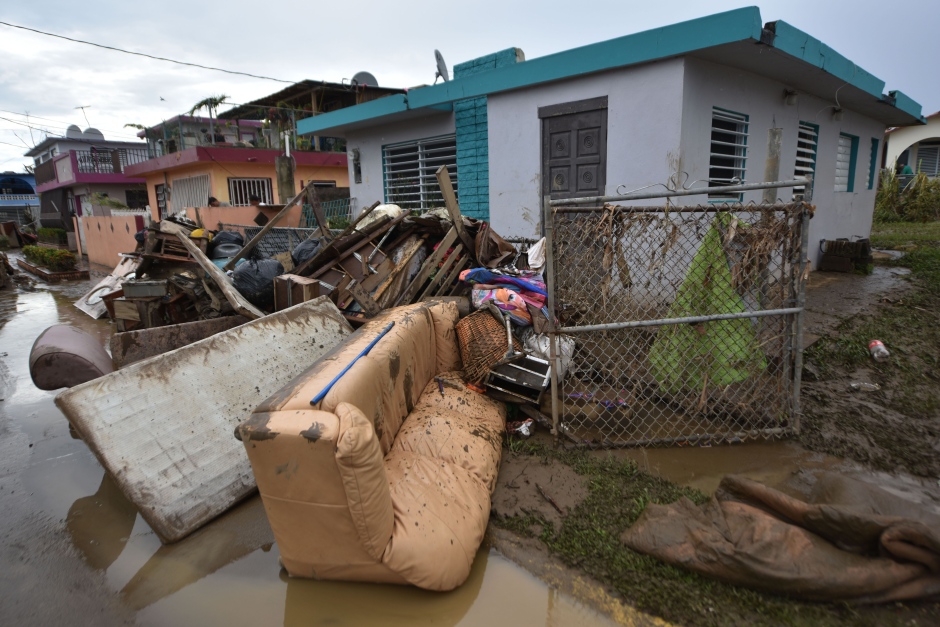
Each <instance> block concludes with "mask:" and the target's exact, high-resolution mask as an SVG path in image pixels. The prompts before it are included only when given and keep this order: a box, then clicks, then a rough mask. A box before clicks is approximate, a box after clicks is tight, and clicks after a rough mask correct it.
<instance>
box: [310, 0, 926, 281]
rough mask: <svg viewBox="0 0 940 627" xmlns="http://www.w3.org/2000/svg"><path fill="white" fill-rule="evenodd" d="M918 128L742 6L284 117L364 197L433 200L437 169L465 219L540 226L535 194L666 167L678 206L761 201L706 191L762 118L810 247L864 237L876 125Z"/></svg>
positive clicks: (884, 97)
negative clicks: (804, 183) (343, 165)
mask: <svg viewBox="0 0 940 627" xmlns="http://www.w3.org/2000/svg"><path fill="white" fill-rule="evenodd" d="M923 123H924V120H923V118H922V117H921V107H920V105H919V104H917V103H916V102H914V101H913V100H911V99H910V98H908V97H907V96H905V95H904V94H903V93H901V92H899V91H891V92H888V93H887V94H885V93H884V82H883V81H881V80H879V79H878V78H876V77H874V76H872V75H871V74H869V73H868V72H866V71H865V70H863V69H862V68H860V67H858V66H857V65H855V64H854V63H852V62H851V61H849V60H848V59H846V58H845V57H843V56H841V55H840V54H839V53H837V52H836V51H834V50H832V49H831V48H829V47H828V46H826V45H825V44H823V43H822V42H820V41H818V40H816V39H814V38H813V37H811V36H809V35H807V34H806V33H804V32H802V31H800V30H798V29H796V28H794V27H793V26H791V25H789V24H787V23H786V22H783V21H777V22H769V23H767V24H764V23H763V21H762V20H761V16H760V11H759V9H758V8H757V7H748V8H743V9H737V10H734V11H729V12H726V13H719V14H715V15H711V16H708V17H704V18H700V19H696V20H692V21H689V22H683V23H680V24H674V25H671V26H666V27H664V28H659V29H655V30H651V31H646V32H642V33H637V34H634V35H628V36H625V37H621V38H618V39H613V40H610V41H605V42H600V43H596V44H591V45H588V46H584V47H581V48H575V49H572V50H567V51H564V52H559V53H557V54H552V55H548V56H545V57H540V58H537V59H532V60H525V58H524V56H523V54H522V52H521V51H519V50H517V49H515V48H511V49H509V50H505V51H502V52H497V53H495V54H492V55H489V56H486V57H482V58H480V59H475V60H473V61H469V62H466V63H462V64H459V65H457V66H455V68H454V78H453V80H451V81H449V82H445V83H443V84H437V85H432V86H426V87H421V88H416V89H411V90H409V91H408V92H407V93H406V94H400V95H394V96H389V97H386V98H382V99H379V100H375V101H372V102H369V103H365V104H362V105H358V106H355V107H350V108H347V109H343V110H341V111H336V112H330V113H325V114H322V115H318V116H315V117H311V118H307V119H305V120H301V121H300V122H298V124H297V130H298V133H300V134H305V135H324V134H325V135H331V136H344V137H346V139H347V146H348V155H349V164H350V166H349V168H350V170H349V178H350V187H351V195H352V196H355V197H357V198H359V199H360V201H361V203H360V204H361V205H362V206H365V205H368V204H370V203H371V202H372V201H373V200H383V201H385V202H394V203H398V204H400V205H403V206H407V207H411V208H427V207H428V206H429V205H431V204H434V205H436V204H440V203H439V200H438V199H437V198H435V196H436V192H437V183H436V181H435V179H434V171H435V170H436V169H437V168H438V167H439V166H440V165H441V164H447V165H448V166H449V170H450V172H451V178H452V180H453V181H454V187H455V188H456V189H457V193H458V197H459V200H460V205H461V209H462V210H463V212H464V213H465V214H468V215H471V216H474V217H477V218H481V219H486V220H489V221H490V222H491V223H492V225H493V228H494V229H495V230H496V231H497V232H499V233H500V234H502V235H503V236H517V237H538V236H539V235H540V233H541V229H542V225H541V219H540V215H541V209H540V207H541V198H542V195H543V194H551V196H552V197H553V198H555V197H564V196H568V197H574V196H593V195H613V194H615V193H617V190H618V188H619V189H620V190H621V191H624V190H626V191H629V190H634V189H637V188H641V187H644V186H648V185H654V184H664V183H666V182H667V181H669V180H670V177H673V176H674V175H676V173H681V174H679V176H678V178H679V179H680V182H684V183H685V184H687V185H688V184H691V185H693V186H700V187H702V194H701V196H692V197H688V198H687V199H685V202H686V203H687V204H697V203H704V202H715V201H725V200H729V199H731V200H736V199H738V198H740V199H742V200H744V201H745V202H748V201H755V202H760V200H761V192H759V191H756V192H749V193H745V194H743V195H739V196H735V197H734V198H728V197H727V196H724V197H719V196H714V195H708V193H707V188H708V186H709V185H712V186H715V185H720V184H726V183H727V182H728V181H730V180H732V179H741V180H744V181H746V182H759V181H761V180H763V178H764V168H765V160H766V158H767V153H768V137H769V135H770V133H769V131H770V130H771V129H782V131H781V132H782V143H781V157H780V177H781V178H791V177H792V176H793V175H794V174H805V173H808V172H812V173H813V174H814V177H815V185H814V202H815V204H816V205H817V214H816V217H815V218H814V219H813V221H812V223H811V231H810V238H811V239H810V241H811V242H817V241H818V240H820V239H825V238H837V237H852V236H867V235H868V234H869V232H870V227H871V217H872V211H873V208H874V199H875V185H876V176H875V173H876V169H877V167H878V165H879V161H880V159H879V157H880V155H881V146H880V142H881V140H882V137H883V135H884V132H885V129H886V127H889V126H891V127H895V126H908V125H918V124H923ZM791 194H792V192H791V191H789V190H786V191H781V196H782V197H784V198H786V199H789V198H790V197H791ZM810 248H811V256H812V259H813V261H814V262H815V261H816V255H818V252H817V249H818V247H817V246H814V245H811V247H810Z"/></svg>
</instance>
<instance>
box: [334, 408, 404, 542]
mask: <svg viewBox="0 0 940 627" xmlns="http://www.w3.org/2000/svg"><path fill="white" fill-rule="evenodd" d="M335 413H336V416H337V418H339V425H340V436H339V441H338V443H337V446H336V466H337V468H338V469H339V474H340V476H341V477H342V480H343V487H344V488H345V490H346V498H347V500H348V502H349V513H350V514H351V515H352V519H353V523H354V524H355V526H356V531H357V532H358V533H359V539H360V540H361V541H362V544H363V546H364V547H365V549H366V552H368V553H369V555H371V556H372V557H373V558H375V559H376V560H379V559H381V558H382V554H383V553H384V552H385V547H386V546H387V545H388V541H389V539H390V538H391V537H392V527H393V526H394V522H395V519H394V512H393V510H392V497H391V494H390V492H389V488H388V478H387V477H386V474H385V463H384V460H383V456H382V449H381V447H380V446H379V439H378V437H376V434H375V429H374V428H373V427H372V423H371V422H369V420H368V419H367V418H366V417H365V415H363V413H362V412H361V411H359V410H358V409H357V408H356V407H355V406H354V405H351V404H349V403H340V404H339V405H337V406H336V412H335Z"/></svg>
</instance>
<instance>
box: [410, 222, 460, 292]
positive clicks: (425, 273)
mask: <svg viewBox="0 0 940 627" xmlns="http://www.w3.org/2000/svg"><path fill="white" fill-rule="evenodd" d="M456 240H457V228H456V227H451V229H450V230H449V231H447V235H445V236H444V239H442V240H441V243H440V244H439V245H438V247H437V250H435V251H434V252H433V253H431V254H430V255H429V256H428V258H427V259H426V260H425V261H424V265H422V266H421V269H420V270H419V271H418V275H417V276H416V277H415V278H414V281H412V282H411V284H410V285H408V287H407V288H405V291H404V292H402V295H401V296H399V297H398V300H396V301H395V305H396V306H398V305H408V304H410V303H412V302H414V299H415V296H416V295H417V294H418V290H419V289H421V286H422V285H424V282H425V281H427V280H428V277H429V276H431V272H433V271H434V269H435V268H437V264H439V263H440V262H441V259H443V258H444V255H445V254H446V253H447V249H448V248H450V247H451V245H452V244H453V243H454V242H455V241H456Z"/></svg>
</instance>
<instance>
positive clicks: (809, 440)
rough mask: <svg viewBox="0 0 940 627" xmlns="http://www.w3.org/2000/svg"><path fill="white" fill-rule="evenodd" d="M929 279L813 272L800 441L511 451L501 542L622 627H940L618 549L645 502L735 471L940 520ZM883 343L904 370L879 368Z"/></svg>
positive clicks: (935, 306) (697, 497)
mask: <svg viewBox="0 0 940 627" xmlns="http://www.w3.org/2000/svg"><path fill="white" fill-rule="evenodd" d="M915 257H916V255H915ZM925 265H926V266H927V268H926V270H925V267H924V266H925ZM908 266H910V267H908ZM911 267H913V269H914V272H913V274H912V272H911ZM931 268H933V270H931ZM930 272H937V273H938V274H940V267H938V266H937V264H936V263H935V260H934V259H933V258H930V259H928V260H927V261H926V262H924V261H923V260H918V259H916V258H915V259H914V260H913V262H912V261H911V259H910V258H908V259H907V260H906V261H905V260H901V261H896V260H893V259H892V258H891V257H890V256H887V255H885V256H882V260H881V261H880V262H879V265H877V266H876V268H875V270H874V273H873V274H872V275H870V276H866V275H846V274H831V273H821V272H819V273H814V274H813V275H811V280H810V286H809V289H808V292H807V315H806V320H805V323H806V326H805V329H806V337H805V341H804V346H807V351H806V357H807V368H806V370H805V371H804V376H805V378H804V387H803V413H804V415H803V420H802V434H801V436H800V438H799V439H798V441H794V440H791V441H787V442H778V443H765V444H746V445H742V446H738V447H734V446H731V447H728V446H725V447H714V448H703V447H697V448H696V447H693V448H686V449H652V450H648V451H620V452H616V453H611V452H572V451H560V450H558V449H555V448H554V447H553V446H552V441H551V438H550V436H547V435H546V434H541V435H539V436H538V437H536V438H535V439H533V440H530V441H527V442H519V441H513V442H509V443H507V447H506V449H505V450H504V453H505V455H504V459H503V466H502V468H501V471H500V477H499V483H498V486H497V490H496V493H495V494H494V497H493V517H492V524H491V532H490V536H491V538H492V541H493V542H494V544H495V545H496V546H497V547H498V548H499V549H500V550H501V551H502V552H504V553H505V554H507V555H509V556H510V557H512V558H513V559H515V560H517V561H519V562H520V563H522V564H523V565H525V566H526V567H527V568H529V569H530V570H532V571H533V572H535V573H536V574H538V575H539V576H540V577H542V578H543V579H546V580H549V581H563V582H567V585H568V586H569V587H570V588H572V589H575V590H578V589H580V590H582V591H593V592H590V593H585V594H584V595H583V597H582V600H583V601H585V602H588V603H593V604H594V605H595V606H596V607H598V608H602V609H603V610H604V611H606V612H608V613H610V614H611V615H613V616H615V617H616V616H618V611H620V608H622V607H624V606H625V605H626V606H632V607H636V608H638V609H640V610H642V611H644V612H647V613H649V615H651V616H653V617H659V618H662V619H666V620H668V621H672V622H675V623H677V624H687V625H693V624H694V625H728V624H740V625H752V624H771V625H803V624H820V625H934V624H940V604H938V603H931V602H917V603H907V604H901V603H897V604H891V605H884V606H878V607H851V606H848V605H844V604H825V603H804V602H797V601H792V600H789V599H785V598H782V597H777V596H774V595H768V594H762V593H758V592H754V591H750V590H744V589H741V588H737V587H734V586H730V585H725V584H721V583H718V582H715V581H710V580H707V579H705V578H702V577H699V576H698V575H694V574H691V573H687V572H684V571H681V570H679V569H676V568H673V567H672V566H668V565H665V564H662V563H659V562H657V561H655V560H652V559H650V558H647V557H645V556H642V555H639V554H636V553H633V552H632V551H630V550H629V549H626V548H625V547H623V546H622V545H621V544H620V543H619V542H618V540H617V539H618V538H619V536H620V534H621V533H622V531H623V530H624V529H626V528H627V527H629V526H630V525H632V524H633V522H634V521H635V520H636V518H637V517H638V516H639V514H640V513H641V512H642V510H643V509H644V508H645V506H646V504H647V503H649V502H662V503H665V502H672V501H674V500H676V499H678V498H680V497H687V498H690V499H691V500H693V501H694V502H698V503H701V502H704V501H705V500H707V499H708V498H709V495H710V493H712V492H713V491H714V489H715V488H716V487H717V485H718V482H719V480H720V478H721V477H722V476H724V475H725V474H729V473H736V474H744V475H745V476H748V477H750V478H753V479H755V480H758V481H762V482H764V483H766V484H768V485H771V486H773V487H776V488H778V489H781V490H783V491H784V492H787V493H789V494H791V495H793V496H797V497H805V496H807V495H808V494H809V490H810V489H811V487H812V485H813V484H814V482H815V480H816V476H817V475H816V473H817V472H819V471H822V470H826V471H836V472H841V473H844V474H847V475H849V476H853V477H855V478H858V479H860V480H863V481H866V482H868V483H873V484H876V485H878V486H880V487H882V488H883V489H885V490H887V491H889V492H891V493H893V494H895V495H897V496H901V497H903V498H906V499H908V500H909V501H910V502H911V506H912V507H923V508H925V509H927V510H928V511H931V512H933V513H940V485H938V477H940V385H938V381H940V379H938V373H940V369H938V367H937V366H938V360H940V316H938V312H940V297H938V292H940V290H937V286H936V285H935V284H934V283H932V281H935V280H936V278H937V277H936V276H934V275H931V274H930ZM870 339H881V340H882V341H884V342H885V344H886V345H887V346H888V347H889V350H891V351H892V358H891V360H889V361H888V362H885V363H875V362H874V361H872V359H871V358H870V355H869V353H868V348H867V344H868V341H869V340H870ZM852 383H874V384H877V385H879V386H880V389H879V390H877V391H873V392H865V391H856V390H854V389H853V388H852V387H851V384H852Z"/></svg>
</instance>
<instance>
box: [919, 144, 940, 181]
mask: <svg viewBox="0 0 940 627" xmlns="http://www.w3.org/2000/svg"><path fill="white" fill-rule="evenodd" d="M917 171H918V172H923V173H924V174H926V175H927V176H937V175H938V174H940V144H921V145H919V146H918V147H917Z"/></svg>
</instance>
